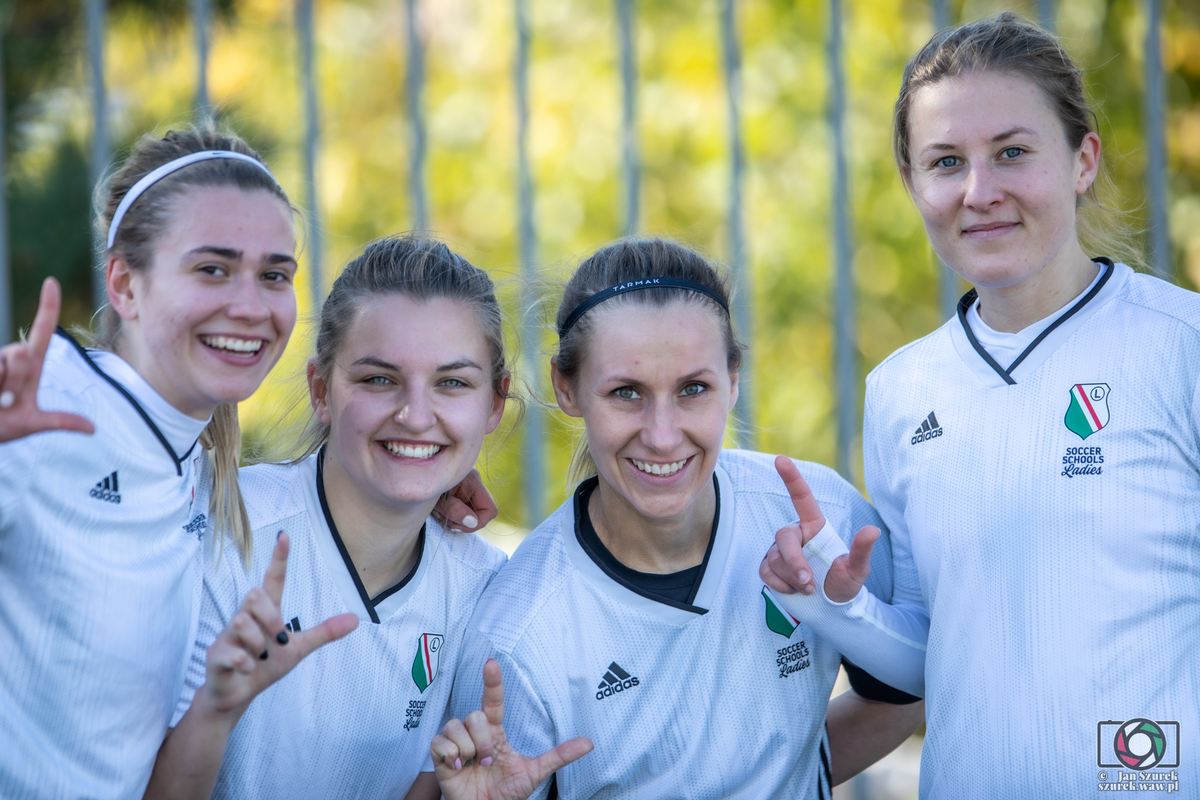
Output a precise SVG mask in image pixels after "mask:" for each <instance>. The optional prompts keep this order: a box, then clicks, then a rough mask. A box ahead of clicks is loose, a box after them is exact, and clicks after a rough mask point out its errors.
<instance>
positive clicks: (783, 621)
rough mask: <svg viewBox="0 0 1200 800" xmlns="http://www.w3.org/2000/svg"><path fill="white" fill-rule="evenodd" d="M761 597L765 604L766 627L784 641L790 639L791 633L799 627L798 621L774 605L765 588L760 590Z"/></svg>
mask: <svg viewBox="0 0 1200 800" xmlns="http://www.w3.org/2000/svg"><path fill="white" fill-rule="evenodd" d="M762 597H763V600H765V601H766V603H767V627H768V628H770V629H771V630H773V631H775V633H778V634H779V635H780V636H782V637H783V638H785V639H790V638H792V633H793V632H795V630H796V628H797V627H799V625H800V620H798V619H796V618H795V617H793V616H792V615H791V614H789V613H787V612H786V611H784V610H783V609H782V608H780V607H779V606H777V605H775V600H774V599H773V598H772V597H771V593H770V592H768V591H767V587H765V586H764V587H763V588H762Z"/></svg>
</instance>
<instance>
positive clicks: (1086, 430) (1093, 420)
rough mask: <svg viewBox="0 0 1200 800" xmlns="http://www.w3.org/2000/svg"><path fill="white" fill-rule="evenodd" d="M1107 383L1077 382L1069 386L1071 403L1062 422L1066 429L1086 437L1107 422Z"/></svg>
mask: <svg viewBox="0 0 1200 800" xmlns="http://www.w3.org/2000/svg"><path fill="white" fill-rule="evenodd" d="M1108 393H1109V389H1108V384H1107V383H1077V384H1075V385H1074V386H1072V387H1071V393H1070V394H1071V404H1070V405H1069V406H1067V415H1066V417H1065V418H1064V419H1063V422H1064V423H1065V424H1066V426H1067V430H1069V431H1071V433H1074V434H1075V435H1076V436H1078V437H1079V438H1080V439H1086V438H1088V437H1089V436H1091V435H1092V434H1093V433H1096V432H1097V431H1099V430H1100V429H1101V428H1103V427H1104V426H1105V425H1107V424H1108Z"/></svg>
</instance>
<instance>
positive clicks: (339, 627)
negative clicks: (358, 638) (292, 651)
mask: <svg viewBox="0 0 1200 800" xmlns="http://www.w3.org/2000/svg"><path fill="white" fill-rule="evenodd" d="M357 627H358V617H356V616H354V615H353V614H338V615H337V616H336V617H330V618H329V619H327V620H325V621H324V622H322V623H321V624H320V625H318V626H317V627H315V628H309V629H308V630H306V631H304V632H303V633H301V634H298V635H297V636H296V637H295V642H296V645H297V647H296V652H297V653H298V656H297V658H298V659H302V658H305V657H306V656H308V654H309V653H311V652H312V651H314V650H316V649H317V648H319V647H324V646H325V645H327V644H329V643H330V642H335V641H337V640H338V639H341V638H342V637H343V636H345V635H346V634H348V633H350V632H351V631H352V630H354V629H355V628H357Z"/></svg>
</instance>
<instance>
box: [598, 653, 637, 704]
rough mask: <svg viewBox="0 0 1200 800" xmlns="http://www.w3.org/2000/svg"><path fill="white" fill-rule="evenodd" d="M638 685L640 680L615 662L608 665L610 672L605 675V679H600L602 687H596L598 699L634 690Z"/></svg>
mask: <svg viewBox="0 0 1200 800" xmlns="http://www.w3.org/2000/svg"><path fill="white" fill-rule="evenodd" d="M637 685H638V679H637V678H635V677H633V676H632V675H630V674H629V673H628V672H626V671H625V670H623V669H621V668H620V667H619V666H617V662H615V661H614V662H612V663H611V664H609V665H608V671H607V672H605V673H604V677H603V678H601V679H600V685H599V686H597V687H596V689H597V692H596V699H597V700H603V699H604V698H606V697H612V696H613V695H614V694H616V693H617V692H623V691H625V690H626V689H632V688H633V687H634V686H637Z"/></svg>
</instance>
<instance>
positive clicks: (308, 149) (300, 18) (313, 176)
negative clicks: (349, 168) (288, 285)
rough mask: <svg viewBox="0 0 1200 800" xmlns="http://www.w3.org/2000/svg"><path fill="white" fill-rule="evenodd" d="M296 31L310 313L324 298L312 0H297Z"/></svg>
mask: <svg viewBox="0 0 1200 800" xmlns="http://www.w3.org/2000/svg"><path fill="white" fill-rule="evenodd" d="M296 32H297V33H298V34H299V36H300V82H301V88H302V90H303V94H304V189H305V206H306V207H307V211H308V242H307V245H306V248H305V249H306V250H307V251H308V267H309V270H310V271H311V273H312V274H311V275H310V276H309V279H308V280H309V286H310V287H311V291H312V308H313V311H314V312H316V311H319V310H320V308H321V302H322V300H324V298H325V276H324V273H323V269H322V258H321V256H322V252H321V209H320V207H319V201H318V199H317V137H318V135H319V128H318V117H317V85H316V77H315V74H314V73H315V72H316V57H315V55H314V48H315V46H314V42H313V0H297V3H296Z"/></svg>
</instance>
